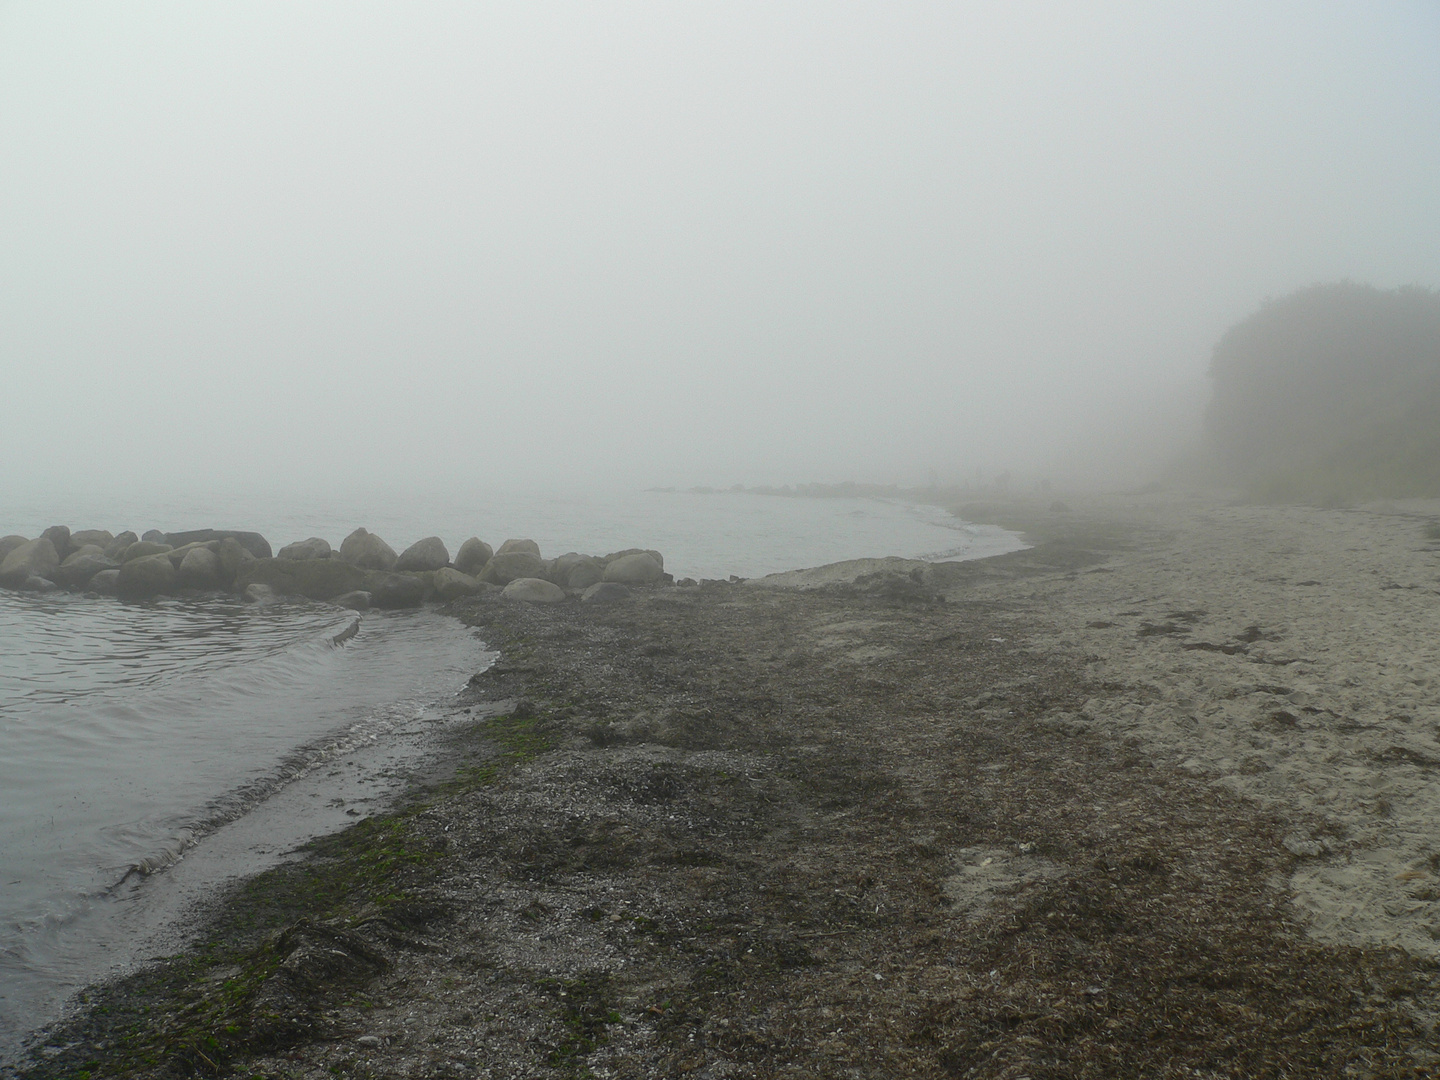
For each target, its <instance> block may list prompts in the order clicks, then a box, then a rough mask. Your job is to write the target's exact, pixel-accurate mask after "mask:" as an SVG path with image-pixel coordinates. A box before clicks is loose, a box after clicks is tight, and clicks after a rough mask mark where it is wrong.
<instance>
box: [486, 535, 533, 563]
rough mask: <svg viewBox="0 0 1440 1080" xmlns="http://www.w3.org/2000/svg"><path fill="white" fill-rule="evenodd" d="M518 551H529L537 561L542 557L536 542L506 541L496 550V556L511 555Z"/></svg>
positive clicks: (522, 540)
mask: <svg viewBox="0 0 1440 1080" xmlns="http://www.w3.org/2000/svg"><path fill="white" fill-rule="evenodd" d="M516 551H528V552H529V553H530V554H531V555H534V556H535V557H536V558H537V559H538V558H539V557H540V545H539V544H537V543H536V542H535V541H534V540H524V539H520V540H506V541H505V542H504V543H503V544H501V545H500V546H499V547H498V548H496V549H495V554H496V555H510V554H512V553H514V552H516Z"/></svg>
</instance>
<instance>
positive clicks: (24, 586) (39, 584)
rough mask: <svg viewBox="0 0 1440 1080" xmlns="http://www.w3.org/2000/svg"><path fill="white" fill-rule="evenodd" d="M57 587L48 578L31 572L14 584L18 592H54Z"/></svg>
mask: <svg viewBox="0 0 1440 1080" xmlns="http://www.w3.org/2000/svg"><path fill="white" fill-rule="evenodd" d="M59 587H60V586H59V585H56V584H55V582H53V581H51V580H50V579H49V578H43V577H41V576H40V575H39V574H31V575H30V576H29V577H27V578H26V579H25V580H24V581H22V582H20V584H18V585H16V586H15V588H16V590H17V591H19V592H54V591H55V590H56V589H58V588H59Z"/></svg>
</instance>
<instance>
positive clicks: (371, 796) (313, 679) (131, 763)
mask: <svg viewBox="0 0 1440 1080" xmlns="http://www.w3.org/2000/svg"><path fill="white" fill-rule="evenodd" d="M122 510H123V513H122ZM56 521H61V522H66V523H68V524H70V525H71V526H72V527H73V528H90V527H102V528H109V529H111V530H113V531H117V532H118V531H120V530H122V529H125V528H132V529H135V530H136V531H137V532H141V531H143V530H145V529H147V528H151V527H155V528H161V529H164V530H177V529H186V528H199V527H212V526H213V527H222V528H223V527H236V528H251V529H256V530H258V531H260V532H262V533H264V534H265V535H266V536H267V537H268V538H269V540H270V541H271V543H272V545H274V546H275V547H276V548H278V547H280V546H281V545H283V544H285V543H288V542H290V541H292V540H297V539H303V538H305V537H308V536H314V535H318V536H323V537H325V538H326V539H328V540H329V541H330V542H331V543H332V544H334V545H338V544H339V542H340V540H341V539H343V537H344V536H345V535H346V534H348V533H349V532H350V531H351V529H353V528H354V527H355V526H356V525H357V524H364V525H365V526H366V527H367V528H369V529H371V531H373V532H377V533H379V534H380V535H382V536H384V537H385V538H386V539H387V540H389V541H390V542H391V543H392V545H393V546H395V547H396V548H397V550H398V549H400V548H403V547H404V546H406V545H407V544H409V543H411V542H413V541H414V540H416V539H419V538H420V537H422V536H426V535H432V534H433V535H440V536H441V537H442V538H443V539H444V540H445V542H446V544H447V546H449V548H450V550H451V551H452V553H453V552H454V551H455V550H456V548H457V547H458V546H459V544H460V542H461V541H463V540H464V539H465V538H466V537H468V536H470V535H480V536H481V537H482V538H484V539H486V540H489V541H490V542H491V543H492V544H498V543H499V542H500V541H502V540H504V539H505V538H507V537H509V536H528V537H531V538H533V539H535V540H537V541H538V542H539V544H540V546H541V550H542V551H543V552H544V553H545V554H546V555H554V554H559V553H561V552H564V551H567V550H578V551H590V552H597V553H603V552H606V551H613V550H617V549H620V548H625V547H653V548H657V549H659V550H660V551H661V552H663V553H664V554H665V556H666V569H667V570H670V571H671V572H672V573H673V574H674V575H675V576H676V577H685V576H690V577H697V578H699V577H726V576H729V575H731V574H736V575H739V576H742V577H753V576H758V575H761V574H765V573H771V572H775V571H781V570H789V569H797V568H800V567H806V566H817V565H823V564H825V563H830V562H836V561H839V560H842V559H849V558H861V557H870V556H880V555H901V556H907V557H929V558H978V557H983V556H985V555H991V554H999V553H1001V552H1003V551H1009V550H1014V549H1016V548H1017V547H1019V546H1022V545H1020V543H1019V542H1018V540H1017V539H1016V538H1015V537H1014V536H1013V535H1012V534H1009V533H1005V532H1003V531H1002V530H999V529H994V528H989V527H984V526H973V525H966V524H964V523H961V522H957V521H955V520H954V519H953V518H950V517H949V516H948V515H947V514H945V513H944V512H943V511H940V510H938V509H936V508H934V507H916V506H911V505H907V504H903V503H897V502H889V501H880V500H870V499H791V498H778V497H767V496H756V495H746V494H739V493H724V494H717V495H688V494H672V493H660V492H639V493H634V494H631V495H624V496H614V497H607V498H599V497H595V496H571V497H565V496H523V497H522V496H513V495H512V496H503V497H502V496H480V495H476V496H473V497H472V498H471V499H470V500H469V501H468V502H467V501H465V500H463V499H460V500H457V499H455V498H446V499H439V498H427V497H424V496H405V497H400V498H391V499H388V500H387V507H386V509H385V510H384V512H380V511H378V510H376V509H375V508H374V507H370V506H366V505H364V504H362V503H360V502H356V501H348V502H347V501H343V500H332V501H330V502H328V503H327V502H326V501H324V500H305V501H304V503H303V504H302V503H289V504H284V503H277V502H275V501H274V500H256V501H255V502H254V503H253V504H251V505H247V504H246V503H245V501H244V500H232V501H230V502H227V503H226V504H224V505H217V504H211V503H207V502H206V501H204V500H203V499H188V500H187V499H174V500H169V501H167V502H164V503H154V504H150V505H134V506H129V507H125V508H121V507H118V506H117V505H115V504H114V501H113V500H111V499H109V498H98V499H92V500H83V499H76V500H73V501H71V502H70V503H69V504H67V505H65V506H62V507H55V506H30V507H20V506H15V505H12V506H10V507H9V508H8V510H7V511H6V520H3V521H0V534H4V533H9V532H19V533H22V534H24V535H30V536H33V535H36V534H38V533H39V532H40V531H41V529H43V528H44V527H46V526H47V525H49V524H52V523H54V522H56ZM354 618H355V616H354V615H353V614H352V613H349V612H342V611H340V610H338V609H336V608H334V607H331V606H328V605H323V604H316V603H310V602H306V601H298V602H282V603H276V604H268V605H263V606H248V605H243V604H239V603H237V602H234V601H232V600H228V599H224V598H219V597H211V598H207V599H166V600H161V601H157V602H154V603H147V604H122V603H120V602H118V601H115V600H112V599H102V598H96V597H85V596H78V595H69V594H49V595H44V596H37V595H32V594H21V593H11V592H3V591H0V646H3V647H0V1048H4V1047H5V1046H13V1045H14V1044H15V1043H16V1041H17V1040H18V1039H19V1037H20V1035H21V1033H23V1032H24V1031H25V1030H28V1029H29V1028H31V1027H33V1026H34V1025H35V1024H37V1023H40V1022H43V1021H45V1020H46V1019H48V1018H50V1017H51V1016H53V1015H54V1014H55V1011H56V1009H57V1008H58V1006H59V1003H60V1001H61V1000H62V999H63V998H64V997H65V995H66V994H67V993H69V992H71V991H73V990H74V989H77V988H78V987H80V986H83V985H85V984H86V983H88V982H90V981H93V980H94V979H96V978H97V977H99V976H101V975H104V974H106V973H108V972H112V971H115V970H121V969H123V968H124V966H125V964H126V963H128V962H129V961H130V960H132V959H133V958H134V957H135V956H137V955H149V953H145V952H143V949H146V948H149V949H151V950H152V952H154V951H162V950H163V949H164V948H166V947H169V946H170V945H171V944H172V943H170V942H165V941H160V943H159V944H156V943H155V942H156V941H157V940H159V939H157V938H156V937H155V935H156V934H157V933H158V932H159V931H160V930H162V929H163V926H164V924H165V923H166V921H167V920H171V919H172V918H173V917H174V913H175V910H176V908H175V901H176V897H177V896H178V895H180V894H181V893H185V895H187V896H188V897H189V898H190V899H194V898H196V896H197V895H198V893H199V892H201V891H203V889H205V888H212V887H213V886H214V885H215V884H216V883H217V882H219V881H222V880H223V879H224V877H225V875H226V873H235V872H240V871H244V870H250V869H254V868H256V867H257V866H258V865H260V864H261V863H263V862H264V860H266V859H269V860H271V861H273V859H274V858H277V857H279V856H280V855H282V854H283V853H284V851H285V850H287V849H288V848H289V847H293V845H294V844H296V843H299V842H301V841H302V840H304V839H305V838H306V837H308V836H311V835H315V834H316V833H318V832H321V831H325V830H329V829H334V828H338V827H340V826H342V825H343V824H344V823H345V821H346V820H347V816H346V815H347V814H353V813H355V812H356V810H355V806H356V804H357V800H358V803H359V804H360V805H361V810H360V812H369V811H370V810H371V809H372V808H373V807H374V806H375V805H376V804H378V801H379V795H380V794H381V792H382V791H386V790H391V789H392V788H393V786H394V785H390V786H389V787H387V785H386V783H385V782H384V780H383V775H382V774H383V772H384V770H385V769H386V768H387V767H394V766H396V765H397V764H401V763H404V762H414V761H416V760H418V755H420V754H421V753H422V752H423V749H424V747H425V745H427V743H426V735H427V733H428V732H433V731H434V730H435V729H437V728H438V727H441V726H443V725H444V724H445V723H447V722H448V721H449V720H450V711H449V710H448V709H447V704H446V703H447V702H448V701H449V700H451V699H453V697H454V694H455V693H456V692H457V691H458V690H459V689H460V688H461V687H462V686H463V685H464V682H465V680H466V678H468V676H469V675H470V674H472V673H473V672H475V671H476V670H478V669H479V668H480V667H482V666H483V665H484V664H485V663H486V662H488V659H489V658H490V654H488V653H486V652H485V649H484V645H483V643H482V642H481V641H479V640H478V639H477V638H476V637H475V636H474V634H473V633H471V632H469V631H467V630H465V629H464V628H462V627H460V626H459V625H458V624H457V623H456V622H454V621H453V620H450V619H447V618H445V617H442V616H440V615H438V614H436V613H434V612H433V611H417V612H372V613H367V614H366V615H365V616H364V617H363V618H362V623H361V629H360V633H359V634H358V635H357V636H356V637H355V638H353V639H352V640H350V641H348V642H347V643H346V644H345V645H344V646H343V647H337V646H335V645H334V644H333V643H332V641H333V638H334V637H335V635H336V634H338V633H340V631H341V630H343V629H345V628H346V627H348V626H349V625H350V624H351V622H352V621H353V620H354ZM347 785H348V786H347ZM361 792H364V793H367V794H366V795H365V797H364V798H361V797H360V795H359V793H361ZM367 800H368V801H367ZM182 857H183V859H184V861H183V862H180V863H178V864H177V863H176V860H177V859H180V858H182ZM136 866H141V867H144V868H145V869H146V870H147V871H151V870H158V871H162V872H160V873H155V874H153V876H151V877H148V878H146V877H143V876H141V875H138V874H134V873H131V872H130V871H131V868H132V867H136ZM167 867H169V869H167ZM122 883H123V884H122ZM182 886H183V888H182ZM187 889H188V890H189V891H188V892H185V890H187ZM146 935H150V937H149V938H147V937H146ZM161 937H162V938H163V934H162V935H161ZM147 942H148V943H147ZM137 949H138V950H142V951H140V952H137ZM0 1057H3V1055H0Z"/></svg>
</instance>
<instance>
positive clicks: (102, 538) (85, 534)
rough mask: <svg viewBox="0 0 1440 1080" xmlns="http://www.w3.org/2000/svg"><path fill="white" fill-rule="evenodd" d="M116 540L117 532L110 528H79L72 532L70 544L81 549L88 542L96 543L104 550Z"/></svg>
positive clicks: (76, 548)
mask: <svg viewBox="0 0 1440 1080" xmlns="http://www.w3.org/2000/svg"><path fill="white" fill-rule="evenodd" d="M114 542H115V534H114V533H112V532H111V531H110V530H109V529H79V530H77V531H76V532H73V533H71V534H70V546H71V547H73V548H75V550H77V551H78V550H79V549H80V548H82V547H84V546H85V545H86V544H94V545H95V546H96V547H98V548H100V550H101V551H104V550H105V549H106V548H107V547H109V546H110V545H111V544H113V543H114Z"/></svg>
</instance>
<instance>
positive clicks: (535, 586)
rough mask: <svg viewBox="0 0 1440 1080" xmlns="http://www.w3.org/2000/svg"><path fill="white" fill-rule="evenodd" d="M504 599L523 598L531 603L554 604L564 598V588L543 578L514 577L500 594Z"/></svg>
mask: <svg viewBox="0 0 1440 1080" xmlns="http://www.w3.org/2000/svg"><path fill="white" fill-rule="evenodd" d="M500 595H501V596H503V597H504V598H505V599H506V600H524V601H526V602H527V603H531V604H554V603H557V602H559V601H561V600H564V599H565V590H564V589H562V588H560V586H559V585H556V584H555V583H554V582H553V581H546V580H545V579H544V578H535V577H522V578H516V579H515V580H514V581H512V582H510V584H509V585H506V586H505V591H504V592H502V593H501V594H500Z"/></svg>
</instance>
